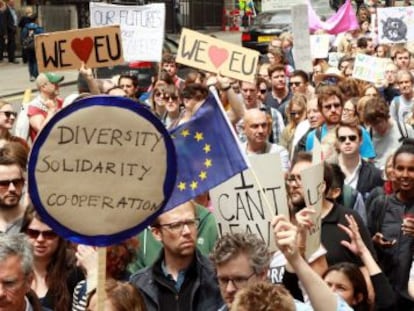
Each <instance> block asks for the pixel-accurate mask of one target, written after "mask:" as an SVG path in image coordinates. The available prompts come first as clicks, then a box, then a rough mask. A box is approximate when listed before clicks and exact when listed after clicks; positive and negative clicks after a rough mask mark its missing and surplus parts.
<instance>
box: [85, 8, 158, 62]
mask: <svg viewBox="0 0 414 311" xmlns="http://www.w3.org/2000/svg"><path fill="white" fill-rule="evenodd" d="M89 8H90V21H91V27H99V26H108V25H120V26H121V36H122V44H123V52H124V58H125V60H126V61H133V60H142V61H154V62H159V61H161V57H162V47H163V42H164V29H165V4H164V3H155V4H149V5H141V6H130V5H114V4H107V3H97V2H91V3H89Z"/></svg>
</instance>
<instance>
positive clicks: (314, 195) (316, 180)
mask: <svg viewBox="0 0 414 311" xmlns="http://www.w3.org/2000/svg"><path fill="white" fill-rule="evenodd" d="M315 162H318V161H317V160H316V161H315ZM323 171H324V169H323V162H319V163H318V164H316V165H312V166H311V167H309V168H307V169H305V170H303V171H302V172H301V173H300V176H301V180H302V185H303V188H304V189H303V191H304V196H305V203H306V206H307V207H312V208H313V209H314V210H315V211H316V213H315V214H313V215H312V221H313V224H314V225H313V227H312V228H311V229H310V230H309V231H308V234H307V237H306V251H305V255H306V258H309V257H310V256H311V255H312V254H313V253H314V252H315V251H316V250H317V249H318V248H319V246H320V244H321V223H322V222H321V212H322V202H323V190H324V180H323Z"/></svg>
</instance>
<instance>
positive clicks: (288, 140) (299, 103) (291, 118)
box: [280, 94, 307, 155]
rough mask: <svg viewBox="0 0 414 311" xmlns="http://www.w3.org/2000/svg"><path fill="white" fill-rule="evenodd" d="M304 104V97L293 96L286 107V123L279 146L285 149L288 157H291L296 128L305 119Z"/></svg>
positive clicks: (301, 95) (305, 102)
mask: <svg viewBox="0 0 414 311" xmlns="http://www.w3.org/2000/svg"><path fill="white" fill-rule="evenodd" d="M306 104H307V100H306V97H305V95H303V94H295V95H293V97H292V99H291V100H290V103H289V104H288V105H287V107H286V115H287V119H288V123H287V125H286V127H285V128H284V129H283V131H282V135H281V137H280V145H281V146H283V147H285V148H286V149H287V150H288V151H289V154H290V155H292V152H293V150H292V143H293V136H294V134H295V130H296V127H297V126H298V124H299V123H300V122H302V121H303V120H305V119H306Z"/></svg>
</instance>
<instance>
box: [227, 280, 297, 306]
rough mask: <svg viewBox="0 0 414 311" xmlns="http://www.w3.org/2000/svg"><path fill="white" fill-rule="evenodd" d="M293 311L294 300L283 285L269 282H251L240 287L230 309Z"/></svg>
mask: <svg viewBox="0 0 414 311" xmlns="http://www.w3.org/2000/svg"><path fill="white" fill-rule="evenodd" d="M240 309H242V310H255V311H294V310H296V306H295V302H294V300H293V297H292V295H291V294H290V293H289V291H288V290H287V289H286V288H285V287H284V286H283V285H276V284H272V283H269V282H258V283H253V284H251V285H249V286H247V287H245V288H243V289H241V290H240V291H239V292H238V293H237V294H236V297H235V299H234V302H233V304H232V307H231V311H238V310H240Z"/></svg>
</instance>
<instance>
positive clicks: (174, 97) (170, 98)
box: [164, 95, 178, 101]
mask: <svg viewBox="0 0 414 311" xmlns="http://www.w3.org/2000/svg"><path fill="white" fill-rule="evenodd" d="M164 99H165V100H166V101H170V100H173V101H174V100H177V99H178V96H175V95H171V96H164Z"/></svg>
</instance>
